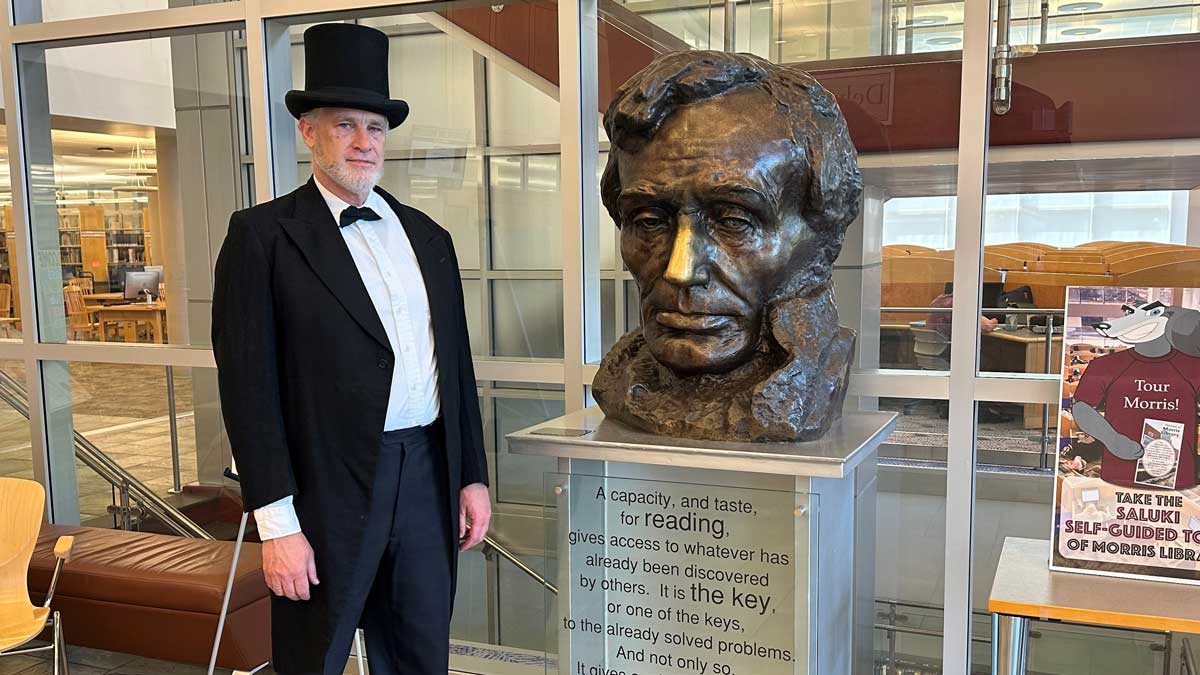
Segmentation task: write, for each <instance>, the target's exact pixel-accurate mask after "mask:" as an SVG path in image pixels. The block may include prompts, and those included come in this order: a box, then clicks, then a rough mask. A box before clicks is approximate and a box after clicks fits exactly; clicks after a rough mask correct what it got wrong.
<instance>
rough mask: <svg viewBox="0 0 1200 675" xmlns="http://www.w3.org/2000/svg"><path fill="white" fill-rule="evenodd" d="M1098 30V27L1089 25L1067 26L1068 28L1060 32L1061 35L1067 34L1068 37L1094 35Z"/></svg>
mask: <svg viewBox="0 0 1200 675" xmlns="http://www.w3.org/2000/svg"><path fill="white" fill-rule="evenodd" d="M1099 32H1100V29H1099V28H1095V27H1089V28H1068V29H1066V30H1064V31H1063V32H1062V34H1063V35H1066V36H1068V37H1082V36H1084V35H1095V34H1096V33H1099Z"/></svg>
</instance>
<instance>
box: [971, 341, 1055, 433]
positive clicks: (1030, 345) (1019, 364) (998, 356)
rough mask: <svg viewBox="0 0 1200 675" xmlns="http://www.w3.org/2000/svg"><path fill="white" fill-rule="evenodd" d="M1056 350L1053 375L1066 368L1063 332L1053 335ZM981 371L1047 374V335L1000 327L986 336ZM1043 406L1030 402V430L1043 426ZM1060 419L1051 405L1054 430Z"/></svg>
mask: <svg viewBox="0 0 1200 675" xmlns="http://www.w3.org/2000/svg"><path fill="white" fill-rule="evenodd" d="M1051 344H1052V345H1053V351H1052V353H1051V355H1050V370H1049V372H1051V373H1057V372H1059V371H1060V370H1061V369H1062V359H1063V356H1062V345H1063V338H1062V332H1061V330H1058V331H1055V332H1054V335H1052V336H1051ZM979 369H980V370H982V371H985V372H1002V373H1012V372H1016V373H1045V372H1047V370H1046V334H1045V333H1035V332H1033V331H1032V330H1030V329H1028V328H1021V329H1019V330H1015V331H1008V330H1004V329H1003V328H997V329H996V330H994V331H991V332H989V333H984V334H983V339H982V340H981V342H980V349H979ZM1042 405H1043V404H1041V403H1026V404H1025V406H1024V408H1025V410H1024V414H1023V417H1024V421H1025V428H1026V429H1036V428H1038V427H1041V426H1042ZM1057 419H1058V406H1050V417H1049V420H1050V427H1051V428H1054V426H1055V423H1056V420H1057Z"/></svg>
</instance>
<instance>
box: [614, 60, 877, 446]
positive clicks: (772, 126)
mask: <svg viewBox="0 0 1200 675" xmlns="http://www.w3.org/2000/svg"><path fill="white" fill-rule="evenodd" d="M604 127H605V129H606V130H607V132H608V137H609V139H610V141H611V142H612V148H611V151H610V153H609V158H608V165H607V167H606V168H605V170H604V176H603V179H602V182H601V195H602V199H603V201H604V206H605V208H607V209H608V212H609V213H610V214H611V215H612V218H613V220H614V221H615V222H616V224H617V227H618V228H620V249H621V257H622V258H623V259H624V261H625V264H626V266H627V267H628V268H629V270H630V272H631V273H632V275H633V278H634V280H635V281H636V282H637V285H638V290H639V292H640V298H641V301H640V308H639V312H640V316H641V327H640V328H638V329H636V330H634V331H632V332H630V333H628V334H626V335H625V336H624V337H622V338H621V339H620V340H619V341H618V342H617V344H616V345H615V346H614V347H613V348H612V350H611V351H610V352H609V353H608V355H607V356H605V358H604V361H603V362H602V364H601V366H600V371H599V373H598V374H597V376H596V378H595V381H594V383H593V394H594V396H595V398H596V400H597V401H598V402H599V404H600V407H601V409H603V410H604V412H605V414H606V416H608V417H609V418H612V419H616V420H619V421H621V422H624V423H626V424H628V425H631V426H633V427H635V428H638V429H642V430H644V431H649V432H653V433H658V434H662V435H666V436H675V437H683V438H694V439H707V440H723V441H795V440H812V439H815V438H818V437H820V436H821V435H822V434H824V433H825V432H826V431H827V430H828V429H829V427H830V426H831V425H832V424H833V422H834V421H836V420H837V419H838V418H839V417H840V415H841V408H842V403H843V401H844V399H845V395H846V382H847V378H848V375H849V370H850V364H851V360H852V357H853V352H854V341H855V333H854V331H852V330H850V329H848V328H843V327H841V326H839V325H838V314H837V307H836V305H835V304H834V298H833V288H832V285H831V282H830V274H831V271H832V267H833V261H834V259H835V258H837V256H838V252H839V251H840V250H841V247H842V240H843V237H844V235H845V232H846V228H847V227H848V226H849V224H850V223H851V221H853V220H854V218H855V217H856V216H857V215H858V208H859V198H860V196H861V194H862V176H861V174H860V173H859V170H858V162H857V155H856V153H855V150H854V146H853V145H852V144H851V142H850V137H849V134H848V133H847V130H846V122H845V119H844V118H843V117H842V113H841V111H840V110H839V109H838V106H837V103H836V102H835V101H834V99H833V96H832V95H831V94H830V93H829V92H828V91H826V90H825V89H824V88H823V87H821V85H820V84H818V83H817V81H816V80H815V79H813V78H812V77H811V76H809V75H808V74H806V73H804V72H802V71H799V70H796V69H793V68H784V67H780V66H776V65H773V64H771V63H769V62H767V61H764V60H763V59H760V58H758V57H755V56H752V55H748V54H729V53H723V52H707V51H689V52H674V53H669V54H665V55H663V56H661V57H659V58H658V59H656V60H655V61H654V62H653V63H651V64H650V65H649V66H647V67H646V68H644V69H643V70H642V71H640V72H639V73H638V74H636V75H634V76H633V77H632V78H631V79H630V80H629V81H628V82H626V83H625V85H624V86H622V87H621V89H620V90H619V91H618V92H617V94H616V97H615V99H614V100H613V102H612V104H611V105H610V106H609V108H608V111H607V112H606V113H605V115H604Z"/></svg>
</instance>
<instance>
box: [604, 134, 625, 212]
mask: <svg viewBox="0 0 1200 675" xmlns="http://www.w3.org/2000/svg"><path fill="white" fill-rule="evenodd" d="M618 152H620V150H618V149H617V146H616V145H613V146H612V148H611V149H610V150H609V151H608V163H607V164H605V165H604V173H603V174H602V175H601V176H600V201H601V202H603V203H604V208H605V209H608V215H609V216H611V217H612V219H613V222H614V223H616V225H617V229H620V227H621V212H620V210H619V209H617V198H618V197H620V196H621V172H620V170H619V169H618V168H617V153H618Z"/></svg>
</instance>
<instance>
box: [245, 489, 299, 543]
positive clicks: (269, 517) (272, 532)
mask: <svg viewBox="0 0 1200 675" xmlns="http://www.w3.org/2000/svg"><path fill="white" fill-rule="evenodd" d="M254 521H255V522H256V523H258V538H259V539H261V540H263V541H267V540H268V539H278V538H279V537H286V536H288V535H289V534H296V533H297V532H299V531H300V519H299V518H297V517H296V507H294V506H292V495H288V496H286V497H284V498H283V499H280V500H279V501H276V502H271V503H270V504H267V505H266V506H264V507H262V508H259V509H254Z"/></svg>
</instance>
